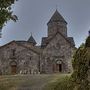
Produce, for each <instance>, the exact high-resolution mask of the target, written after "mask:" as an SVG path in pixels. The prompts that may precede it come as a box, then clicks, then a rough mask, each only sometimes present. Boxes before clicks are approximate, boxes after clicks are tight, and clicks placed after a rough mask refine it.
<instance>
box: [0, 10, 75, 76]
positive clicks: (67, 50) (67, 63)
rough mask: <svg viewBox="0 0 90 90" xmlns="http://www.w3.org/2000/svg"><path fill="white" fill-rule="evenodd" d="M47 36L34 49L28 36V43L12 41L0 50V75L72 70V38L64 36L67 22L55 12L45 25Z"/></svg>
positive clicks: (66, 71) (34, 42) (34, 43)
mask: <svg viewBox="0 0 90 90" xmlns="http://www.w3.org/2000/svg"><path fill="white" fill-rule="evenodd" d="M47 26H48V35H47V37H42V40H41V45H40V46H37V45H36V41H35V39H34V37H33V36H32V35H31V36H30V38H29V39H28V40H27V41H15V40H13V41H11V42H9V43H7V44H6V45H3V46H1V47H0V73H1V74H4V75H6V74H38V73H40V74H42V73H44V74H48V73H68V72H71V71H72V64H71V60H72V54H73V49H74V48H75V43H74V40H73V37H68V35H67V22H66V21H65V19H64V18H63V17H62V16H61V14H60V13H59V12H58V10H56V11H55V13H54V14H53V15H52V17H51V19H50V20H49V22H48V23H47Z"/></svg>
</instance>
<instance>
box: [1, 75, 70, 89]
mask: <svg viewBox="0 0 90 90" xmlns="http://www.w3.org/2000/svg"><path fill="white" fill-rule="evenodd" d="M69 77H70V74H68V75H66V74H53V75H52V74H51V75H15V76H8V75H7V76H0V90H19V88H25V87H29V88H30V90H72V89H70V88H69V89H67V87H68V85H69ZM39 88H40V89H39ZM20 90H21V89H20ZM23 90H24V89H23ZM28 90H29V89H28Z"/></svg>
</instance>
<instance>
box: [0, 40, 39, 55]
mask: <svg viewBox="0 0 90 90" xmlns="http://www.w3.org/2000/svg"><path fill="white" fill-rule="evenodd" d="M13 43H14V44H16V45H18V46H21V47H23V48H26V49H28V50H31V51H33V52H35V53H37V54H40V48H38V47H36V46H32V45H30V43H28V42H27V41H15V40H13V41H11V42H9V43H7V44H5V45H3V46H1V47H0V49H2V48H4V47H6V46H8V45H10V44H13Z"/></svg>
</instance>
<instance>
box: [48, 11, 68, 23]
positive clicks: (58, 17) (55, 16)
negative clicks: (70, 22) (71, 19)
mask: <svg viewBox="0 0 90 90" xmlns="http://www.w3.org/2000/svg"><path fill="white" fill-rule="evenodd" d="M51 22H64V23H66V24H67V22H66V21H65V19H64V18H63V17H62V15H61V14H60V13H59V12H58V11H57V10H56V11H55V13H54V14H53V16H52V17H51V19H50V20H49V22H48V23H47V24H49V23H51Z"/></svg>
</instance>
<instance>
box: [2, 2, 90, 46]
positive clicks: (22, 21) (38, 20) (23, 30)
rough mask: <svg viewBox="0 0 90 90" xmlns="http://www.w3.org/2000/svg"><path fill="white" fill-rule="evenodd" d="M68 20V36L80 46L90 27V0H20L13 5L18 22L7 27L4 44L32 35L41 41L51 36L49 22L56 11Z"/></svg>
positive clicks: (38, 41)
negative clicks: (48, 29)
mask: <svg viewBox="0 0 90 90" xmlns="http://www.w3.org/2000/svg"><path fill="white" fill-rule="evenodd" d="M56 5H57V8H58V11H59V12H60V14H61V15H62V16H63V17H64V18H65V20H66V21H67V23H68V36H73V37H74V40H75V43H76V46H77V47H78V46H79V45H80V44H81V43H82V42H84V41H85V39H86V37H87V36H88V31H89V29H90V0H19V1H18V2H16V4H15V5H14V6H13V10H14V13H15V14H16V15H17V16H18V18H19V20H18V21H17V23H15V22H13V21H9V22H8V23H7V25H6V26H5V27H4V28H3V32H2V38H0V45H4V44H6V43H8V42H10V41H12V40H28V38H29V37H30V35H31V32H32V34H33V37H34V38H35V40H36V42H37V43H38V44H40V43H41V38H42V37H43V36H44V37H45V36H47V22H48V21H49V19H50V18H51V16H52V15H53V13H54V12H55V10H56Z"/></svg>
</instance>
